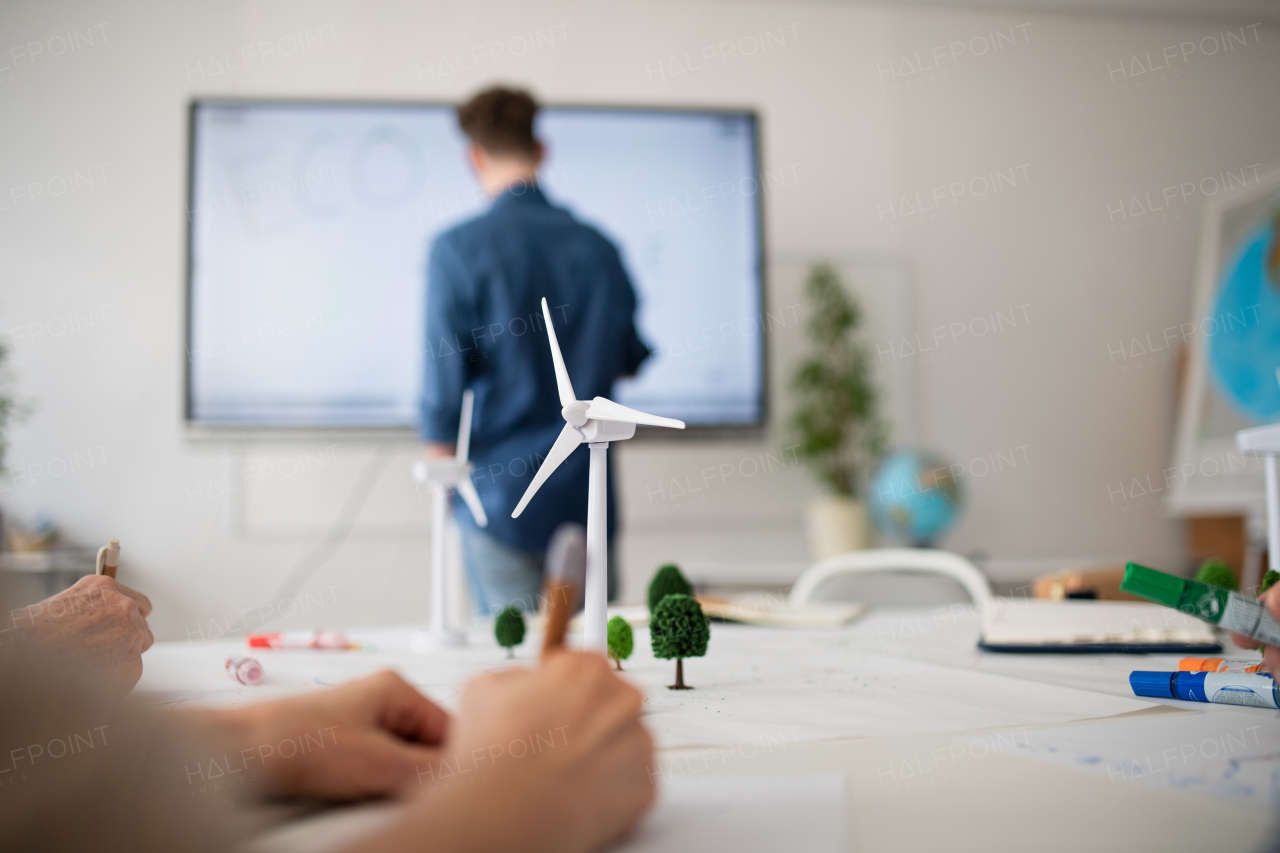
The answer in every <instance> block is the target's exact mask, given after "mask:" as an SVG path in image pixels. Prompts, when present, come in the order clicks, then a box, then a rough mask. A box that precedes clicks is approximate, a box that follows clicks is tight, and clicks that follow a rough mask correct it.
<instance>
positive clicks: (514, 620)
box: [493, 607, 524, 660]
mask: <svg viewBox="0 0 1280 853" xmlns="http://www.w3.org/2000/svg"><path fill="white" fill-rule="evenodd" d="M493 636H494V637H496V638H497V640H498V645H500V646H502V647H503V648H504V649H506V650H507V659H508V660H510V659H511V658H514V657H515V656H516V652H515V647H516V646H518V645H520V644H521V643H522V642H524V614H523V613H521V612H520V611H519V610H517V609H516V608H514V607H508V608H507V609H506V610H503V611H502V612H501V613H499V614H498V618H497V619H496V620H495V621H494V623H493Z"/></svg>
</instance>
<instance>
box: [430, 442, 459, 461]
mask: <svg viewBox="0 0 1280 853" xmlns="http://www.w3.org/2000/svg"><path fill="white" fill-rule="evenodd" d="M422 453H423V455H424V456H426V457H427V458H428V459H444V458H450V459H452V458H453V457H454V456H456V455H458V448H457V445H455V444H454V443H453V442H451V441H449V442H445V441H428V442H427V443H426V444H424V445H423V446H422Z"/></svg>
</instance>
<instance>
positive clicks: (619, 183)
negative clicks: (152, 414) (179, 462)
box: [187, 101, 764, 427]
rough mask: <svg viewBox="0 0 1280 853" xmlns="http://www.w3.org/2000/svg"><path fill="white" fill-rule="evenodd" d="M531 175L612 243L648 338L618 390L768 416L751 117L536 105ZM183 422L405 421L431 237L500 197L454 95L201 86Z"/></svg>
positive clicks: (659, 405) (743, 417) (683, 405)
mask: <svg viewBox="0 0 1280 853" xmlns="http://www.w3.org/2000/svg"><path fill="white" fill-rule="evenodd" d="M537 133H538V136H539V138H540V139H542V140H543V142H544V143H545V144H546V148H547V158H546V160H545V162H544V164H543V167H542V171H541V176H540V181H541V183H542V185H543V188H544V190H545V191H546V193H547V195H548V197H549V198H550V200H551V202H552V203H553V204H556V205H559V206H562V207H565V208H567V209H568V210H570V211H571V212H572V213H573V214H574V215H575V216H576V217H577V218H579V219H580V220H582V221H584V222H586V223H588V224H590V225H592V226H594V227H596V228H598V229H599V230H600V231H601V232H603V233H604V234H605V235H606V236H607V237H608V238H609V239H611V240H612V241H613V242H614V243H615V244H616V245H617V246H618V248H619V250H620V251H621V254H622V258H623V263H624V265H625V266H626V268H627V271H628V272H629V274H630V276H631V279H632V282H633V284H634V285H635V288H636V293H637V296H638V298H639V309H638V313H637V324H638V327H639V329H640V333H641V336H642V337H643V338H644V340H645V341H646V342H647V343H648V344H649V346H650V347H651V348H652V349H653V350H654V355H653V356H652V357H651V358H650V359H649V360H648V361H647V362H646V363H645V364H644V366H643V367H642V369H641V371H640V372H639V374H638V375H637V376H635V377H634V378H629V379H624V380H620V381H619V383H618V386H617V389H616V393H615V398H616V399H617V400H618V402H620V403H623V404H625V405H629V406H634V407H636V408H640V409H643V410H644V411H647V412H651V413H653V414H659V415H665V416H668V417H676V418H681V419H682V420H685V421H687V422H688V423H689V424H690V425H694V426H749V425H755V424H759V423H761V422H762V421H763V418H764V360H763V357H764V349H763V340H762V334H761V326H762V323H761V315H762V312H763V309H762V303H761V293H762V282H761V275H762V270H761V242H760V241H761V235H760V205H759V199H760V191H761V184H760V180H761V173H760V169H759V163H758V156H757V128H756V118H755V116H754V114H753V113H750V112H713V111H706V112H699V111H669V110H638V109H612V108H582V107H546V108H544V109H543V110H542V111H541V112H540V115H539V119H538V125H537ZM190 168H191V173H190V194H189V202H188V209H187V218H188V225H189V229H190V239H189V253H190V255H189V280H188V288H189V295H188V300H187V305H188V308H187V310H188V317H187V330H188V334H187V371H188V374H187V417H188V419H189V420H190V421H192V422H195V423H200V424H210V425H229V426H242V427H413V426H416V420H417V412H418V401H419V395H420V386H421V381H422V368H423V351H424V343H423V322H424V314H423V312H424V308H423V305H424V297H425V287H426V282H425V280H424V274H425V268H426V256H427V251H428V248H429V246H430V243H431V240H432V238H433V237H434V236H435V235H436V234H438V233H439V232H441V231H443V230H444V229H447V228H448V227H450V226H451V225H453V224H455V223H458V222H460V221H463V220H465V219H468V218H471V217H474V216H476V215H479V214H481V213H482V212H483V211H484V210H485V208H486V207H487V205H488V199H487V198H486V197H485V196H484V194H483V193H482V191H481V190H480V187H479V185H478V184H477V182H476V179H475V177H474V175H473V174H472V172H471V169H470V167H469V165H468V164H467V161H466V139H465V137H464V136H463V135H462V134H461V132H460V131H459V130H458V127H457V123H456V121H455V118H454V112H453V108H452V107H450V106H445V105H435V104H426V105H419V104H396V105H391V104H355V103H332V104H328V103H301V102H299V103H282V102H253V101H245V102H237V101H198V102H196V103H194V104H193V105H192V114H191V164H190Z"/></svg>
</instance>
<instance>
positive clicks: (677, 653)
mask: <svg viewBox="0 0 1280 853" xmlns="http://www.w3.org/2000/svg"><path fill="white" fill-rule="evenodd" d="M649 637H650V638H651V639H652V641H653V656H654V657H656V658H662V659H663V660H671V658H675V659H676V683H675V684H672V685H669V687H670V688H671V689H672V690H692V689H693V688H692V687H690V686H689V685H687V684H685V683H684V659H685V658H700V657H702V656H703V655H705V654H706V653H707V641H708V640H710V639H711V620H710V619H708V618H707V614H705V613H703V612H702V605H701V604H699V603H698V600H697V599H696V598H694V597H693V596H691V595H668V596H667V597H666V598H664V599H662V601H660V602H658V607H657V609H656V610H654V611H653V615H652V616H651V617H650V618H649Z"/></svg>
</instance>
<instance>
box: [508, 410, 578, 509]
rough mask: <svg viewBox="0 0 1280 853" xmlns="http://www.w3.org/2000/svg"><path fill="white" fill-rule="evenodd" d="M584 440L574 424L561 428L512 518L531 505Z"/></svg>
mask: <svg viewBox="0 0 1280 853" xmlns="http://www.w3.org/2000/svg"><path fill="white" fill-rule="evenodd" d="M584 440H585V439H583V437H582V433H580V432H578V431H577V430H576V429H574V428H573V425H572V424H565V425H564V429H562V430H560V435H559V436H557V437H556V443H555V444H553V445H551V449H550V450H549V451H547V458H546V459H543V460H542V467H540V468H539V469H538V473H537V474H534V475H533V482H532V483H530V484H529V488H527V489H525V492H524V497H522V498H521V499H520V503H518V504H516V509H515V512H513V513H511V517H512V518H519V517H520V513H522V512H524V508H525V507H526V506H528V505H529V499H530V498H531V497H533V496H534V494H536V493H537V491H538V489H540V488H542V484H543V483H545V482H546V481H547V478H548V477H550V476H551V472H553V471H555V470H556V469H557V468H559V467H560V463H561V462H563V461H564V460H566V459H568V458H569V454H570V453H572V452H573V451H574V450H575V449H576V448H577V447H578V445H579V444H582V442H583V441H584Z"/></svg>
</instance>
